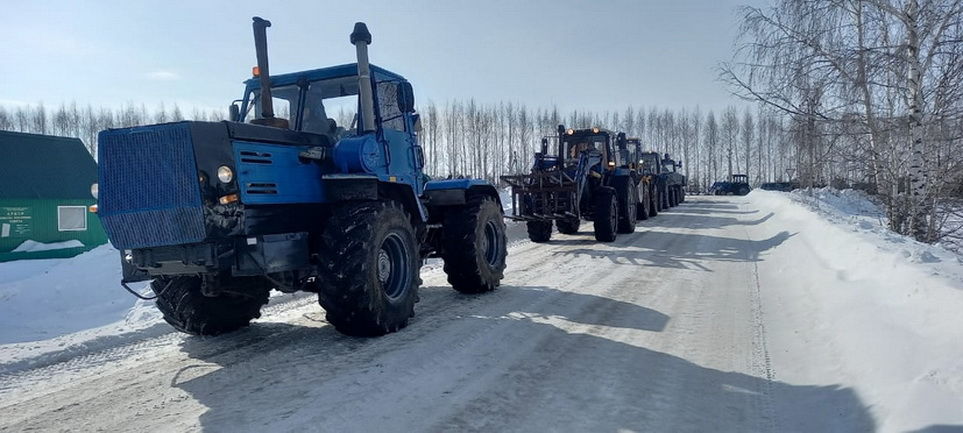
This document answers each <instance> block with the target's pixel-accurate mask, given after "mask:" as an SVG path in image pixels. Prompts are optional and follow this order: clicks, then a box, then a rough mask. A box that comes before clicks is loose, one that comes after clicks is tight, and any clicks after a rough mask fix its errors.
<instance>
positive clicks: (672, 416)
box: [171, 287, 875, 431]
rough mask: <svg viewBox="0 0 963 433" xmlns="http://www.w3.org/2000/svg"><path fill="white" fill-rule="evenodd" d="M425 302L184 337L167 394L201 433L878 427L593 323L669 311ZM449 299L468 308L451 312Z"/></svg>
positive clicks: (569, 300)
mask: <svg viewBox="0 0 963 433" xmlns="http://www.w3.org/2000/svg"><path fill="white" fill-rule="evenodd" d="M422 293H423V295H422V298H423V300H424V301H425V302H424V303H425V304H429V305H425V307H428V308H426V309H425V310H427V311H421V310H419V313H420V315H419V316H417V317H415V319H414V320H413V321H412V323H411V325H410V326H409V327H408V328H407V329H406V330H403V331H402V332H399V333H395V334H391V335H388V336H385V337H381V338H376V339H357V338H350V337H346V336H342V335H340V334H338V333H337V332H336V331H335V330H334V329H333V327H331V326H321V327H311V326H296V325H291V324H282V323H256V324H254V325H253V326H252V327H251V328H249V329H246V330H243V331H240V332H236V333H234V334H230V335H227V336H224V337H220V338H216V339H210V338H189V339H187V340H185V341H184V342H183V343H182V347H181V350H182V351H183V352H184V353H185V354H186V355H188V356H189V357H190V358H192V359H195V360H197V361H198V362H197V363H195V364H193V365H190V366H187V367H184V368H183V369H182V370H181V371H179V372H178V373H177V374H176V375H174V377H172V378H171V385H172V386H176V387H178V388H180V389H182V390H184V391H185V392H187V393H188V394H190V395H191V396H192V397H193V398H194V399H196V400H197V401H199V402H200V403H202V404H203V405H205V406H206V407H207V408H208V410H207V411H206V412H205V413H204V414H202V415H201V417H200V424H201V426H202V427H203V428H204V429H205V430H209V431H269V430H274V431H278V430H284V431H288V430H300V429H305V428H308V429H310V430H318V431H356V430H359V428H360V427H362V426H364V425H367V426H369V427H370V426H372V425H374V426H380V427H381V428H382V429H385V428H388V427H389V426H392V425H394V426H396V427H397V428H399V429H403V428H404V427H405V426H404V422H408V423H415V424H417V423H419V422H422V423H424V422H428V421H437V423H432V424H426V425H422V428H421V429H423V430H429V431H492V430H494V431H505V430H508V431H532V430H540V431H545V430H558V431H617V430H624V429H628V430H635V431H664V430H668V431H725V430H729V431H757V430H770V429H772V427H773V426H778V427H777V428H776V430H777V431H872V430H873V429H874V427H875V425H874V421H873V419H872V417H871V415H870V413H869V410H868V409H867V407H865V405H863V404H862V403H861V402H860V400H859V398H858V396H857V395H856V394H855V393H854V392H853V390H851V389H848V388H843V387H840V386H836V385H832V386H799V385H791V384H787V383H782V382H776V381H768V380H766V379H764V378H759V377H754V376H751V375H746V374H741V373H735V372H728V371H720V370H716V369H712V368H707V367H703V366H700V365H697V364H694V363H692V362H689V361H687V360H685V359H683V358H680V357H678V356H674V355H670V354H667V353H662V352H659V351H656V350H652V349H650V348H647V347H641V346H639V345H637V343H636V344H630V343H628V342H623V341H616V340H614V339H612V338H608V337H604V336H601V335H598V332H596V328H597V327H615V328H622V329H623V331H615V332H613V333H612V334H613V335H617V336H621V335H623V334H624V333H629V334H631V333H633V332H660V331H661V330H663V329H664V327H665V326H666V324H667V323H668V321H669V317H668V316H666V315H665V314H662V313H660V312H658V311H655V310H652V309H649V308H645V307H642V306H639V305H636V304H633V303H628V302H622V301H618V300H614V299H609V298H605V297H600V296H595V295H587V294H577V293H571V292H565V291H559V290H555V289H551V288H547V287H503V288H502V289H500V290H498V291H496V292H494V293H491V294H487V295H482V296H475V297H471V296H465V295H460V294H457V293H454V292H453V291H452V290H451V289H450V288H447V287H444V288H442V287H428V288H424V289H423V290H422ZM452 298H457V300H458V301H460V302H462V303H460V304H459V303H456V304H454V305H451V304H447V303H445V301H451V300H452ZM520 305H521V307H519V306H520ZM312 320H318V319H317V318H312ZM559 324H566V325H565V326H560V325H559ZM571 326H575V327H576V328H577V329H576V330H575V331H573V330H572V328H571ZM446 338H448V339H451V340H452V341H450V342H447V341H446V340H445V339H446ZM449 343H450V344H449ZM505 347H508V348H509V349H508V350H505ZM446 354H448V355H450V357H446V356H445V355H446ZM211 364H214V365H211ZM446 374H447V375H448V376H450V377H448V378H446ZM399 388H401V389H399ZM432 399H436V400H432ZM396 416H397V417H400V418H401V419H393V417H396ZM308 426H310V427H308Z"/></svg>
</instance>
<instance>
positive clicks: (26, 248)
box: [11, 239, 84, 253]
mask: <svg viewBox="0 0 963 433" xmlns="http://www.w3.org/2000/svg"><path fill="white" fill-rule="evenodd" d="M83 246H84V244H83V243H82V242H80V241H78V240H76V239H71V240H69V241H63V242H51V243H46V244H45V243H43V242H37V241H32V240H29V239H28V240H25V241H23V243H22V244H20V245H18V246H17V247H16V248H14V249H13V251H11V252H12V253H34V252H37V251H51V250H63V249H67V248H83Z"/></svg>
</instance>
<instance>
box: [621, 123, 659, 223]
mask: <svg viewBox="0 0 963 433" xmlns="http://www.w3.org/2000/svg"><path fill="white" fill-rule="evenodd" d="M624 143H625V145H624V147H625V151H624V152H625V157H624V159H625V160H626V161H628V166H629V168H630V169H631V170H632V171H633V176H635V177H636V178H637V179H638V180H637V186H636V189H637V190H638V202H637V204H636V214H637V215H638V219H639V220H646V219H649V218H651V217H654V216H656V215H658V213H659V209H658V206H657V205H656V196H657V189H656V183H657V179H656V177H655V176H654V175H653V174H652V173H651V170H650V169H648V168H647V167H648V165H647V164H646V163H645V160H644V158H643V156H642V155H643V154H644V153H645V152H644V151H643V150H642V142H641V140H639V139H638V138H626V139H625V140H624Z"/></svg>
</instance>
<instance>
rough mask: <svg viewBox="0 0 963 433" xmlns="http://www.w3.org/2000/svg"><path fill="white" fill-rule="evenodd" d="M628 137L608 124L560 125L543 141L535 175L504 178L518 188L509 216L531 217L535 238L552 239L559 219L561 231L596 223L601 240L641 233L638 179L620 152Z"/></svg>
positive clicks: (530, 227) (530, 230) (531, 232)
mask: <svg viewBox="0 0 963 433" xmlns="http://www.w3.org/2000/svg"><path fill="white" fill-rule="evenodd" d="M622 138H624V136H623V135H620V134H616V133H614V132H612V131H609V130H606V129H602V128H590V129H565V126H563V125H559V126H558V135H557V136H555V137H546V138H544V139H542V149H541V152H538V153H536V154H535V163H534V164H533V166H532V169H531V172H530V173H529V174H525V175H515V176H502V180H503V181H505V182H506V183H508V184H509V185H511V187H512V203H513V205H514V206H513V208H514V212H513V214H512V215H510V216H508V218H510V219H514V220H518V221H525V222H526V225H527V228H528V237H529V239H531V240H532V241H533V242H548V241H549V240H550V239H551V236H552V223H553V222H554V223H555V225H556V226H557V227H558V231H559V232H561V233H564V234H574V233H577V232H578V229H579V225H580V223H581V221H582V220H588V221H592V222H593V223H594V224H593V225H594V230H595V239H596V240H598V241H600V242H611V241H614V240H615V239H616V236H617V234H618V233H632V232H633V231H635V223H636V220H637V213H636V210H635V209H636V203H637V200H638V199H637V198H638V191H637V186H638V181H637V177H633V176H632V171H631V170H630V169H628V168H627V166H626V164H625V163H623V162H622V161H620V159H619V158H620V156H619V152H617V151H616V147H617V145H618V141H619V140H620V139H622ZM549 141H554V142H555V146H554V149H550V146H549Z"/></svg>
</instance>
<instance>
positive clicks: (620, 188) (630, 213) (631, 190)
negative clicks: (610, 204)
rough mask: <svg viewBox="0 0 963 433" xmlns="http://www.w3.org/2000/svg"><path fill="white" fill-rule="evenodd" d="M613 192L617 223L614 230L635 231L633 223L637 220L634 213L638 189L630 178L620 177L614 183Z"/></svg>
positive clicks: (622, 231) (621, 231)
mask: <svg viewBox="0 0 963 433" xmlns="http://www.w3.org/2000/svg"><path fill="white" fill-rule="evenodd" d="M615 194H616V197H617V199H618V200H617V206H618V216H619V219H618V223H617V224H616V230H617V231H618V232H619V233H633V232H635V224H636V223H637V222H638V219H637V217H638V215H637V214H636V206H635V205H636V203H638V200H639V199H638V197H639V195H638V191H637V190H636V186H635V183H633V181H632V179H631V178H624V179H620V180H619V181H618V182H617V183H616V187H615Z"/></svg>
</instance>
